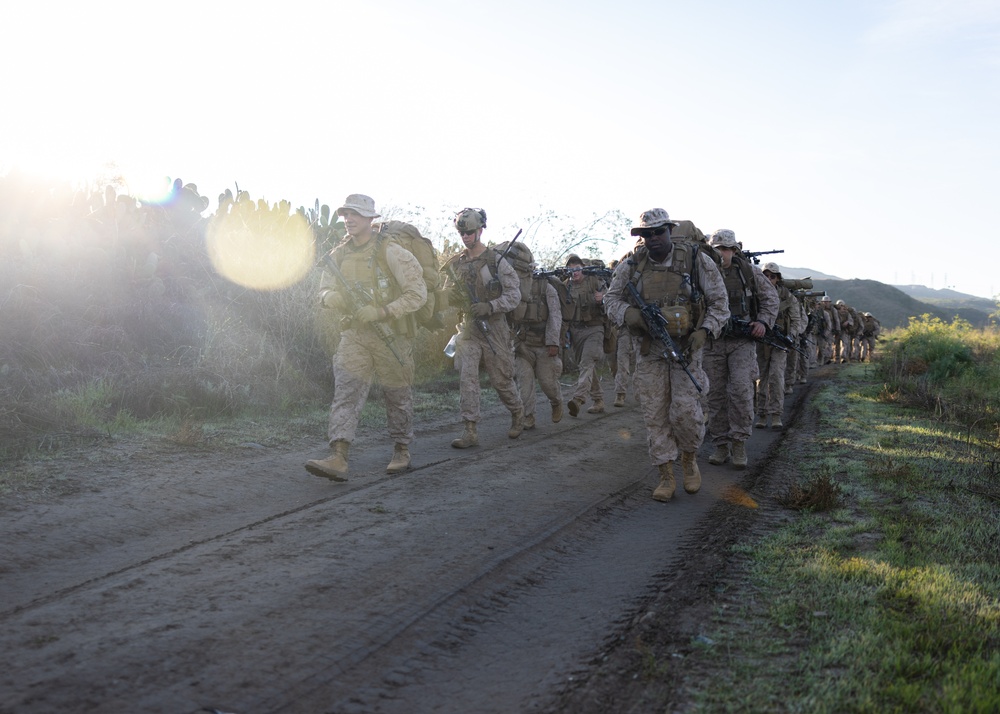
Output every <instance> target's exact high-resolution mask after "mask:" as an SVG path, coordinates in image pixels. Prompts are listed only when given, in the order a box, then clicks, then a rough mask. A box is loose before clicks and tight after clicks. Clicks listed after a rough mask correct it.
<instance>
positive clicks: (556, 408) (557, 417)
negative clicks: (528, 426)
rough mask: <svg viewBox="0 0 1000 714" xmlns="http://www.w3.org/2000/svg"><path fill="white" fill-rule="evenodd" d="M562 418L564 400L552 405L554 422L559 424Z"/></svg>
mask: <svg viewBox="0 0 1000 714" xmlns="http://www.w3.org/2000/svg"><path fill="white" fill-rule="evenodd" d="M561 420H562V402H559V403H558V404H553V405H552V423H553V424H557V423H559V422H560V421H561Z"/></svg>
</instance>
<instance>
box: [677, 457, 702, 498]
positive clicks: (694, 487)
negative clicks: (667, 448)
mask: <svg viewBox="0 0 1000 714" xmlns="http://www.w3.org/2000/svg"><path fill="white" fill-rule="evenodd" d="M695 456H696V454H695V453H694V452H693V451H685V452H683V453H681V470H682V471H684V490H685V491H687V492H688V493H698V489H700V488H701V471H699V470H698V461H697V460H696V459H695Z"/></svg>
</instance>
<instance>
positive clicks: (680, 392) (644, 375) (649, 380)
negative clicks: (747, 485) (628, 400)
mask: <svg viewBox="0 0 1000 714" xmlns="http://www.w3.org/2000/svg"><path fill="white" fill-rule="evenodd" d="M701 361H702V350H699V351H698V352H696V353H695V354H694V355H692V357H691V363H690V364H689V365H688V369H689V370H690V372H691V374H692V376H693V377H694V378H695V379H696V380H698V383H699V384H701V387H702V389H704V390H707V389H708V385H709V379H708V377H707V376H706V375H705V371H704V370H703V369H702V366H701ZM633 380H634V383H635V393H636V397H637V399H638V401H639V405H640V409H641V410H642V419H643V421H644V422H645V424H646V439H647V442H648V444H649V458H650V460H651V461H652V462H653V465H654V466H659V465H660V464H665V463H667V462H670V461H676V460H677V457H678V454H679V453H684V452H697V451H698V449H699V448H701V444H702V442H703V441H704V440H705V413H704V412H703V411H702V403H701V398H700V397H699V395H698V390H697V389H696V388H695V386H694V384H692V383H691V378H690V377H688V376H687V375H686V374H685V373H684V370H683V369H682V368H681V367H680V366H679V365H678V364H677V363H676V362H672V361H670V362H668V361H667V360H665V359H663V357H661V356H660V355H659V354H658V353H656V352H655V351H654V350H650V353H649V354H648V355H641V354H640V355H639V357H638V359H637V363H636V366H635V376H634V378H633Z"/></svg>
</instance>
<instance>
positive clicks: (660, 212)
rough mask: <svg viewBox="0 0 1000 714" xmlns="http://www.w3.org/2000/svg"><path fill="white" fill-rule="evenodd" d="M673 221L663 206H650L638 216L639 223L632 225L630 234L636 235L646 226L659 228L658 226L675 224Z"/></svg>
mask: <svg viewBox="0 0 1000 714" xmlns="http://www.w3.org/2000/svg"><path fill="white" fill-rule="evenodd" d="M676 225H677V223H676V222H675V221H672V220H670V214H669V213H667V211H666V209H663V208H650V209H649V210H648V211H643V212H642V215H640V216H639V225H637V226H632V235H634V236H637V235H639V233H641V232H642V231H644V230H646V229H648V228H659V227H660V226H676Z"/></svg>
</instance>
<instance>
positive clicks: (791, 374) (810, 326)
mask: <svg viewBox="0 0 1000 714" xmlns="http://www.w3.org/2000/svg"><path fill="white" fill-rule="evenodd" d="M792 295H793V296H794V297H795V303H796V305H797V306H798V312H799V324H801V325H802V332H800V333H799V335H798V342H799V348H800V349H801V350H802V351H801V352H790V353H789V354H788V370H787V372H786V374H787V377H786V379H785V391H786V392H788V388H789V387H790V386H791V385H793V384H805V383H806V378H807V376H808V375H809V368H810V367H811V366H812V365H811V361H812V359H813V358H815V354H816V340H815V327H816V323H815V320H811V319H810V316H809V311H808V310H807V308H806V297H805V296H804V295H802V294H801V291H793V292H792Z"/></svg>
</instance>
